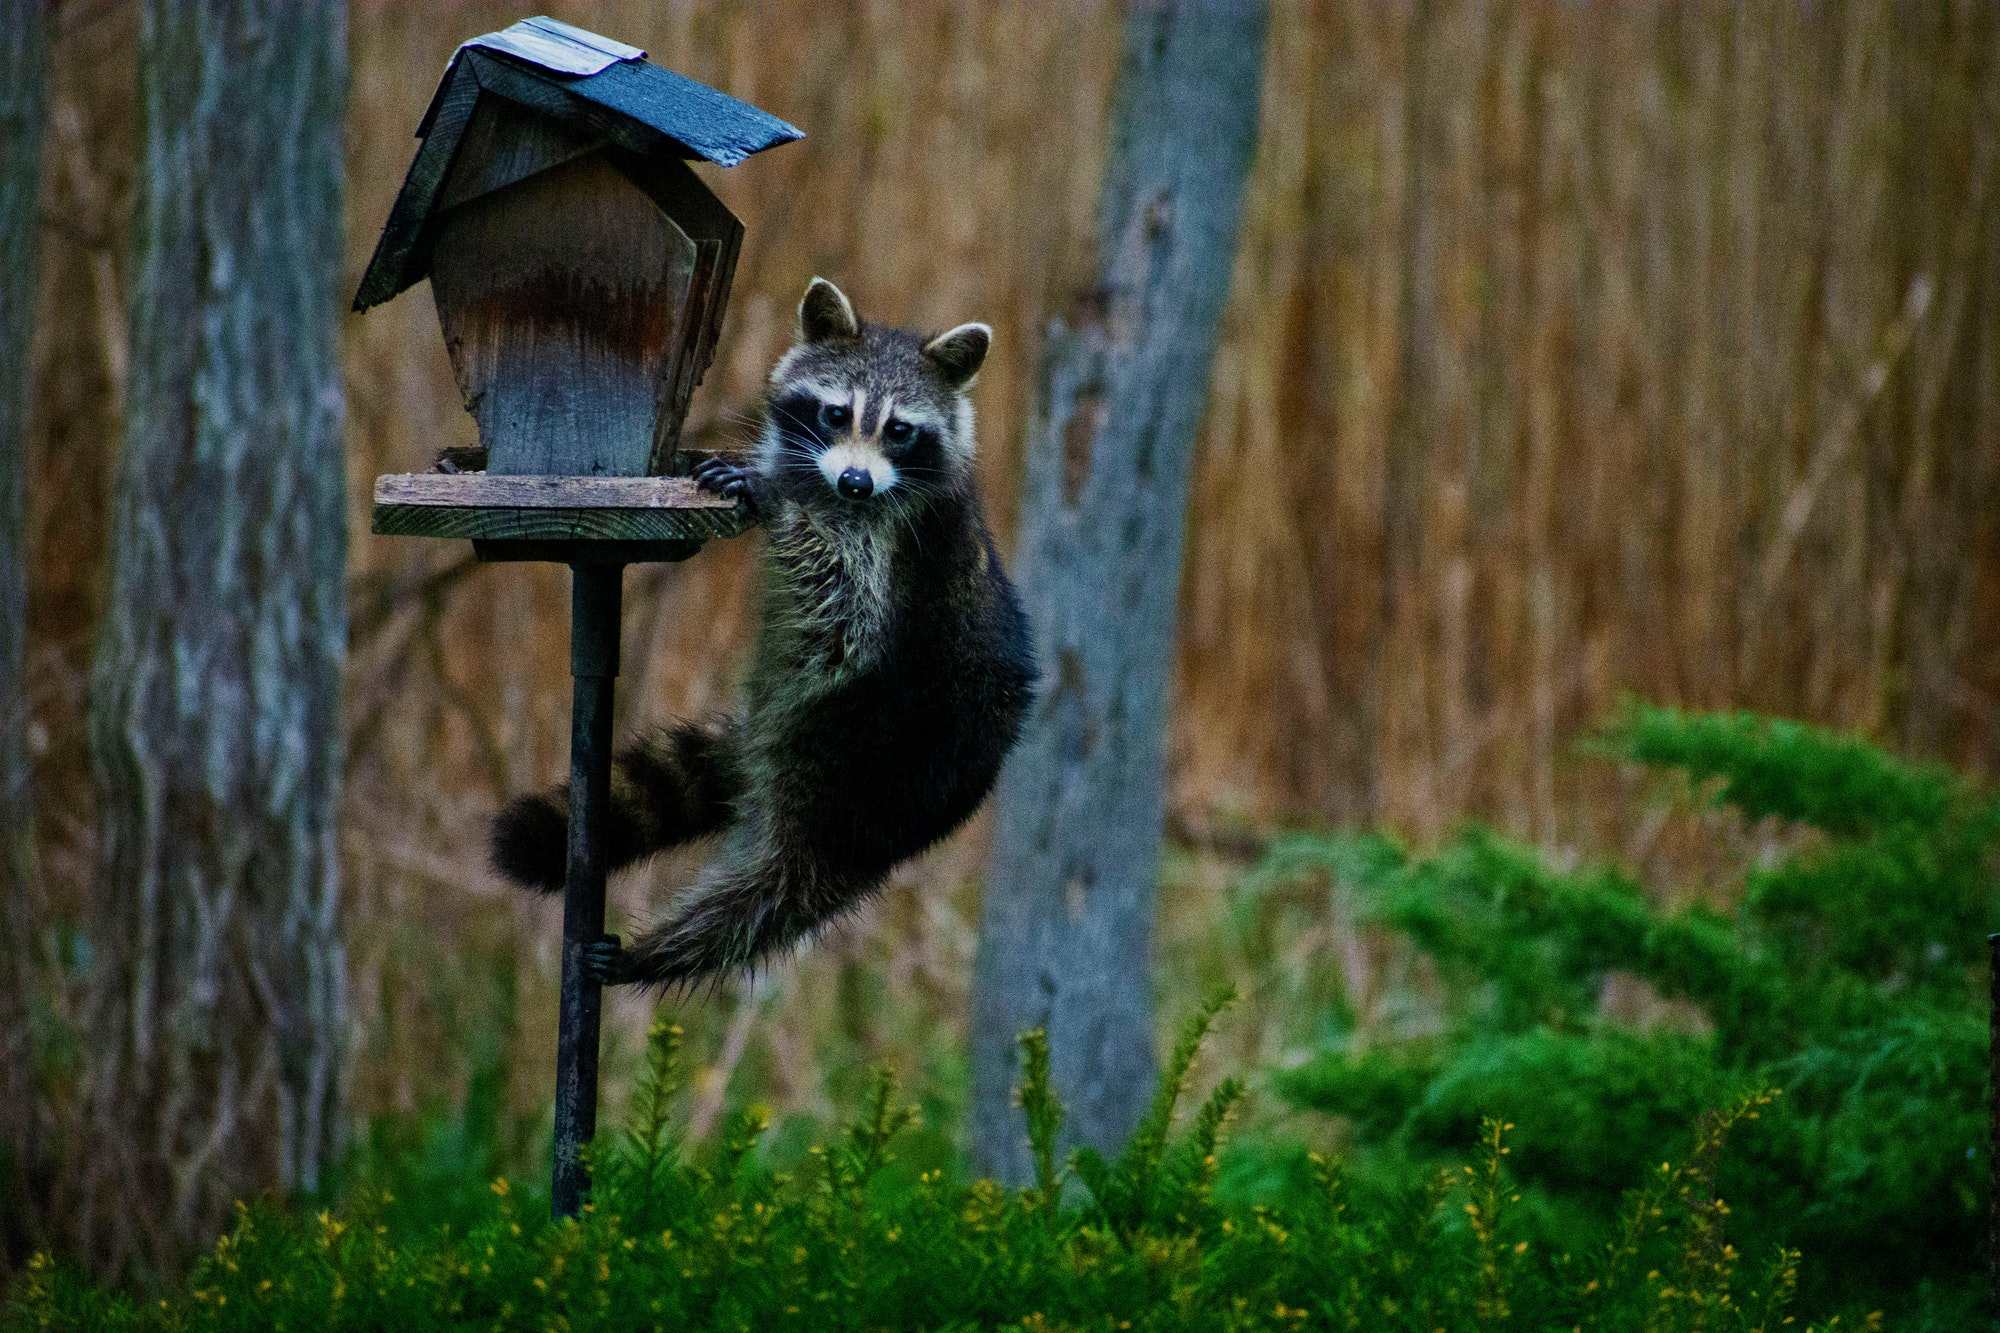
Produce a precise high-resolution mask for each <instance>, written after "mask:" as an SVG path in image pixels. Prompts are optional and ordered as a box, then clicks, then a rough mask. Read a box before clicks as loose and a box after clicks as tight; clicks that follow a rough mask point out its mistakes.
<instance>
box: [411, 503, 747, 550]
mask: <svg viewBox="0 0 2000 1333" xmlns="http://www.w3.org/2000/svg"><path fill="white" fill-rule="evenodd" d="M749 526H750V524H749V521H748V520H747V519H745V518H744V517H743V515H742V514H741V513H739V512H738V511H736V510H734V509H712V508H702V509H506V508H490V509H466V508H458V507H452V506H445V505H431V504H377V505H376V506H375V516H374V523H373V525H372V530H373V531H374V532H376V533H378V534H380V535H382V536H385V537H478V538H503V539H509V540H517V541H519V540H526V541H705V540H707V539H709V538H711V537H734V536H736V535H737V534H738V533H740V532H742V531H744V530H745V529H747V528H748V527H749Z"/></svg>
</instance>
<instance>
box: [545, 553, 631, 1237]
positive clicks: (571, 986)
mask: <svg viewBox="0 0 2000 1333" xmlns="http://www.w3.org/2000/svg"><path fill="white" fill-rule="evenodd" d="M569 569H570V613H569V614H570V621H569V673H570V676H571V678H572V680H573V689H574V694H573V696H572V701H571V704H570V722H569V874H568V877H567V879H566V881H565V883H564V885H563V942H562V1007H561V1013H560V1016H559V1018H558V1020H557V1022H558V1028H557V1032H556V1133H555V1168H554V1174H553V1178H552V1188H551V1190H550V1204H551V1207H552V1209H553V1211H554V1213H555V1215H556V1216H557V1217H558V1218H563V1217H575V1216H576V1215H577V1213H578V1212H579V1211H580V1210H581V1209H582V1207H583V1201H584V1198H585V1196H587V1195H588V1194H589V1193H590V1173H589V1170H588V1168H587V1167H586V1166H585V1165H584V1162H583V1147H584V1145H585V1144H587V1143H589V1142H590V1140H591V1139H592V1137H594V1136H595V1135H596V1133H597V1029H598V1019H599V1016H600V1014H601V1012H602V1009H603V1003H604V990H603V988H602V987H601V986H599V985H598V984H597V982H596V981H594V980H592V979H591V977H590V976H589V975H587V974H586V973H585V972H584V969H583V954H584V950H586V949H588V948H589V947H590V946H591V945H593V944H595V943H596V942H597V941H598V940H599V939H601V938H602V937H603V935H604V816H605V811H606V808H607V807H608V806H609V804H610V801H611V700H612V692H613V689H614V687H615V686H616V685H617V682H618V622H619V611H620V602H621V594H622V592H623V586H622V585H623V581H624V577H625V567H624V566H623V565H618V564H583V563H578V564H573V565H571V566H570V567H569Z"/></svg>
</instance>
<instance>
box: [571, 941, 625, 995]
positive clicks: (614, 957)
mask: <svg viewBox="0 0 2000 1333" xmlns="http://www.w3.org/2000/svg"><path fill="white" fill-rule="evenodd" d="M583 974H584V975H585V976H587V977H589V978H590V979H591V980H592V981H594V982H596V983H597V984H598V985H600V986H622V985H624V984H625V983H626V982H628V981H630V980H631V979H632V956H631V955H630V954H628V953H626V952H625V947H624V946H623V945H622V944H620V943H619V941H618V937H617V936H616V935H606V936H605V937H604V938H602V939H600V940H598V941H597V943H595V944H586V945H585V946H583Z"/></svg>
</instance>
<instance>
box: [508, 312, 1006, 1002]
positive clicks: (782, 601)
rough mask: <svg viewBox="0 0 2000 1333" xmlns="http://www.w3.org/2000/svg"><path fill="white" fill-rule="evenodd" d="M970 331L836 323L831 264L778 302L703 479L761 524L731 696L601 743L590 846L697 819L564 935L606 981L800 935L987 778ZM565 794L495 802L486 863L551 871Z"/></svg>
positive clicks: (974, 358) (984, 601) (690, 968)
mask: <svg viewBox="0 0 2000 1333" xmlns="http://www.w3.org/2000/svg"><path fill="white" fill-rule="evenodd" d="M991 337H992V333H991V330H989V329H988V328H987V327H986V326H985V325H983V324H961V325H959V326H958V327H957V328H954V329H951V330H949V331H947V332H945V333H941V334H938V335H937V336H936V337H933V338H928V339H925V338H920V337H918V336H916V335H914V334H911V333H906V332H903V331H901V330H898V329H889V328H878V327H876V326H874V325H869V324H864V323H862V322H861V321H860V320H859V319H858V318H857V317H856V316H855V313H854V307H853V306H852V305H851V304H850V303H849V302H848V299H847V297H846V296H844V295H843V294H842V293H841V292H840V290H839V289H838V288H837V287H835V286H834V285H833V284H832V283H830V282H827V281H826V280H824V279H821V278H815V279H814V280H813V282H812V285H811V286H810V287H808V288H807V289H806V294H805V299H804V300H803V301H801V302H800V304H799V329H798V342H797V343H796V345H795V346H793V347H792V348H791V350H790V351H788V352H786V353H785V355H784V357H783V358H782V359H780V360H779V362H778V364H777V367H776V368H775V369H774V370H773V371H772V373H771V379H770V385H769V391H768V394H767V398H766V419H765V424H764V429H763V434H762V438H761V440H760V443H759V446H758V449H757V452H756V455H755V457H754V459H753V460H751V461H750V462H748V463H747V464H743V463H739V462H735V461H731V460H729V459H727V458H725V457H716V458H711V459H708V460H706V461H705V462H703V463H702V464H701V465H700V466H699V467H697V469H696V470H695V478H696V480H697V482H698V483H699V484H700V485H701V486H702V487H703V488H705V489H708V490H711V491H715V492H718V493H721V494H723V495H728V496H733V497H735V498H737V499H739V500H741V501H742V502H743V503H744V504H745V505H746V506H747V507H748V508H749V509H750V510H751V512H752V513H753V514H754V515H755V516H756V517H757V518H758V519H759V520H760V521H761V522H762V523H763V524H764V526H765V528H766V529H767V534H768V546H767V551H766V554H765V560H764V592H763V596H764V602H763V620H762V625H761V627H760V631H759V634H758V638H757V644H756V649H755V654H754V657H753V659H752V661H751V665H750V669H749V673H748V678H747V681H746V683H745V688H744V693H743V700H742V704H741V707H740V709H739V710H738V711H737V712H736V713H734V714H732V715H729V716H725V717H720V718H714V719H710V720H707V721H699V722H684V723H681V724H679V725H677V726H673V727H669V728H667V729H666V730H664V731H661V732H659V733H658V734H656V735H654V736H651V737H649V738H647V739H645V740H643V741H641V742H640V743H638V744H636V745H633V746H631V747H630V748H628V749H626V750H624V751H622V752H621V753H619V754H618V756H617V757H616V759H615V761H614V762H613V765H612V772H611V806H610V816H609V830H608V848H607V851H608V860H609V863H610V865H611V867H612V868H613V869H616V868H618V867H621V866H625V865H629V864H631V863H632V862H634V861H637V860H639V859H641V858H643V857H646V856H649V855H651V854H652V853H655V852H658V851H661V850H663V849H665V848H668V847H674V846H678V845H680V844H682V843H686V842H691V841H693V840H695V839H698V838H704V837H708V836H711V835H712V836H716V837H719V838H720V839H721V845H720V848H719V850H718V854H717V855H716V857H715V859H714V860H713V861H712V862H711V863H710V864H709V866H708V867H707V869H706V870H704V871H703V872H702V873H701V874H700V875H699V877H698V878H696V880H695V881H694V883H693V884H692V885H690V886H688V887H687V888H686V889H685V890H684V891H683V892H682V893H681V894H680V895H679V896H678V897H677V899H676V900H675V901H674V903H673V904H672V906H671V907H670V908H669V910H668V911H667V913H666V915H665V916H664V918H663V919H661V920H660V921H659V922H658V923H657V924H655V925H653V926H652V927H650V928H649V929H647V930H646V931H645V932H644V933H643V934H641V935H639V936H638V937H637V938H636V939H634V940H633V941H632V943H631V944H630V945H629V946H625V947H621V946H620V945H619V943H618V941H617V940H616V939H615V938H614V937H608V936H607V937H606V939H605V940H604V942H603V943H601V944H600V945H598V946H597V947H596V948H595V949H593V950H591V951H590V952H589V954H588V955H587V966H589V967H590V969H591V970H592V972H593V973H594V974H595V975H596V976H597V977H598V978H599V979H600V980H602V981H604V982H606V983H608V984H609V983H619V982H631V983H638V984H643V985H651V986H666V985H675V984H685V983H688V982H693V981H696V980H699V979H702V978H707V977H714V976H717V975H720V974H723V973H725V972H727V971H729V970H731V969H735V968H741V967H744V966H747V965H749V964H752V963H754V962H756V961H757V960H758V959H760V958H763V957H765V956H767V955H769V954H771V953H773V952H775V951H778V950H783V949H786V948H789V947H790V946H792V945H794V944H797V943H798V942H800V941H802V940H804V939H806V938H808V937H810V936H811V935H813V934H814V932H816V931H818V930H819V929H820V928H821V927H823V926H825V925H826V924H827V923H828V922H830V921H831V920H833V919H834V918H835V917H837V916H839V915H840V914H841V913H843V912H845V911H848V910H849V909H851V908H853V907H854V906H855V905H857V904H858V903H860V902H861V901H863V900H864V899H866V898H868V897H869V896H870V895H872V894H873V893H875V892H876V891H877V890H878V889H880V888H881V887H882V884H883V882H884V881H885V880H886V878H887V877H888V874H889V871H890V870H891V868H892V867H894V866H895V865H896V864H897V863H898V862H900V861H903V860H905V859H907V858H909V857H911V856H914V855H916V854H917V853H919V852H921V851H923V850H924V849H925V848H927V847H929V846H930V845H931V844H933V843H935V842H937V841H938V840H939V839H941V838H943V837H945V836H946V835H947V834H949V833H951V832H952V831H953V830H954V829H956V828H957V827H958V826H959V825H960V824H962V823H964V822H965V820H966V819H967V818H968V817H969V816H970V815H971V814H972V812H973V811H974V809H976V808H977V807H978V805H979V803H980V802H981V801H982V800H984V799H985V797H986V794H987V793H988V792H989V791H990V790H992V787H993V783H994V779H995V777H996V776H997V775H998V773H999V771H1000V763H1001V760H1002V759H1004V758H1005V757H1006V754H1007V752H1008V750H1009V749H1010V748H1012V746H1013V744H1014V741H1015V738H1016V737H1017V736H1018V734H1019V732H1020V727H1021V721H1022V715H1023V713H1024V712H1025V710H1026V708H1027V707H1028V704H1029V702H1030V700H1031V698H1032V694H1033V689H1034V682H1035V667H1034V661H1033V654H1032V650H1031V649H1030V646H1029V636H1028V626H1027V621H1026V619H1025V618H1024V616H1023V615H1022V612H1021V606H1020V601H1019V598H1018V597H1017V596H1016V595H1015V592H1014V587H1013V585H1012V584H1011V583H1010V582H1009V581H1008V579H1007V574H1006V571H1005V570H1004V569H1002V568H1001V564H1000V557H999V553H998V552H997V551H996V550H995V549H994V545H993V537H992V534H991V533H990V532H989V531H988V530H987V527H986V522H985V519H984V517H983V515H982V513H981V511H980V504H979V495H978V491H977V488H976V487H975V485H974V481H973V471H972V461H973V414H972V404H971V403H970V401H969V400H968V399H967V397H966V393H967V391H968V390H969V389H970V388H971V386H972V382H973V379H974V377H975V376H976V375H977V374H978V372H979V367H980V364H981V363H982V362H983V361H984V359H985V357H986V351H987V347H988V345H989V343H990V341H991ZM567 803H568V802H567V793H566V792H565V791H564V790H561V789H557V790H552V791H548V792H544V793H540V794H537V795H531V796H526V797H522V798H520V799H518V800H516V801H514V802H513V803H512V804H511V805H509V806H508V807H507V808H506V809H505V810H503V811H502V812H501V814H500V816H499V818H498V819H497V820H496V821H495V824H494V829H493V848H492V855H493V865H494V867H495V869H497V870H498V871H499V872H500V873H501V874H503V875H505V876H507V877H508V878H510V879H513V880H516V881H518V882H519V883H521V884H524V885H526V886H528V887H530V888H534V889H539V890H542V891H545V892H554V891H556V890H559V889H560V888H561V887H562V884H563V875H564V869H565V863H566V859H567V850H566V837H567V816H566V809H567Z"/></svg>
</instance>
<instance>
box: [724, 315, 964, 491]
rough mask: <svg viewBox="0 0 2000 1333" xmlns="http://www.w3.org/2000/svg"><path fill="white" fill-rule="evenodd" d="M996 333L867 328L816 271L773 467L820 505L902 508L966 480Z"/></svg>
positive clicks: (769, 465)
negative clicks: (981, 381)
mask: <svg viewBox="0 0 2000 1333" xmlns="http://www.w3.org/2000/svg"><path fill="white" fill-rule="evenodd" d="M992 339H993V331H992V330H991V329H989V328H988V327H987V326H986V325H984V324H961V325H959V326H958V327H957V328H955V329H950V330H948V331H946V332H944V333H940V334H938V335H937V336H936V337H934V338H928V339H925V338H920V337H918V336H917V335H915V334H912V333H905V332H903V331H902V330H900V329H885V328H878V327H875V326H874V325H869V324H863V323H862V322H861V320H860V319H859V318H857V317H856V316H855V313H854V307H853V305H851V304H850V303H849V302H848V299H847V297H846V296H844V295H842V293H841V291H840V289H839V288H838V287H836V286H834V285H833V284H832V283H830V282H828V281H827V280H826V279H824V278H814V279H813V280H812V285H811V286H810V287H808V288H806V294H805V299H804V300H803V301H801V302H799V340H798V342H797V343H796V344H795V345H794V346H793V347H792V349H791V350H790V351H789V352H787V353H785V355H784V357H783V358H781V359H780V360H779V362H778V365H777V368H776V369H775V370H773V371H772V372H771V385H770V393H769V397H768V400H767V407H768V412H767V415H766V424H765V430H764V443H763V449H764V458H763V462H764V472H765V474H766V475H767V476H769V477H772V478H773V479H775V480H776V481H777V483H778V485H779V488H780V490H781V491H782V492H783V493H784V494H785V495H786V496H788V497H789V498H791V499H795V500H797V501H798V502H799V503H801V504H804V505H807V506H809V507H813V508H828V507H831V508H838V509H850V510H854V511H856V512H866V511H867V510H869V509H882V510H885V511H886V510H893V509H895V508H897V507H899V506H901V505H903V504H907V503H915V502H918V501H921V499H922V498H923V497H924V496H926V495H930V494H936V493H939V492H942V491H947V490H951V489H954V488H956V487H957V486H959V485H962V484H963V483H964V482H965V481H966V480H967V479H968V478H969V477H970V476H971V470H972V454H973V427H972V403H971V401H970V400H969V399H968V398H967V397H966V391H967V390H969V389H970V388H971V387H972V382H973V380H974V378H975V377H977V375H978V374H979V367H980V365H981V364H982V363H983V362H984V361H985V359H986V349H987V347H988V346H989V345H991V343H992Z"/></svg>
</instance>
